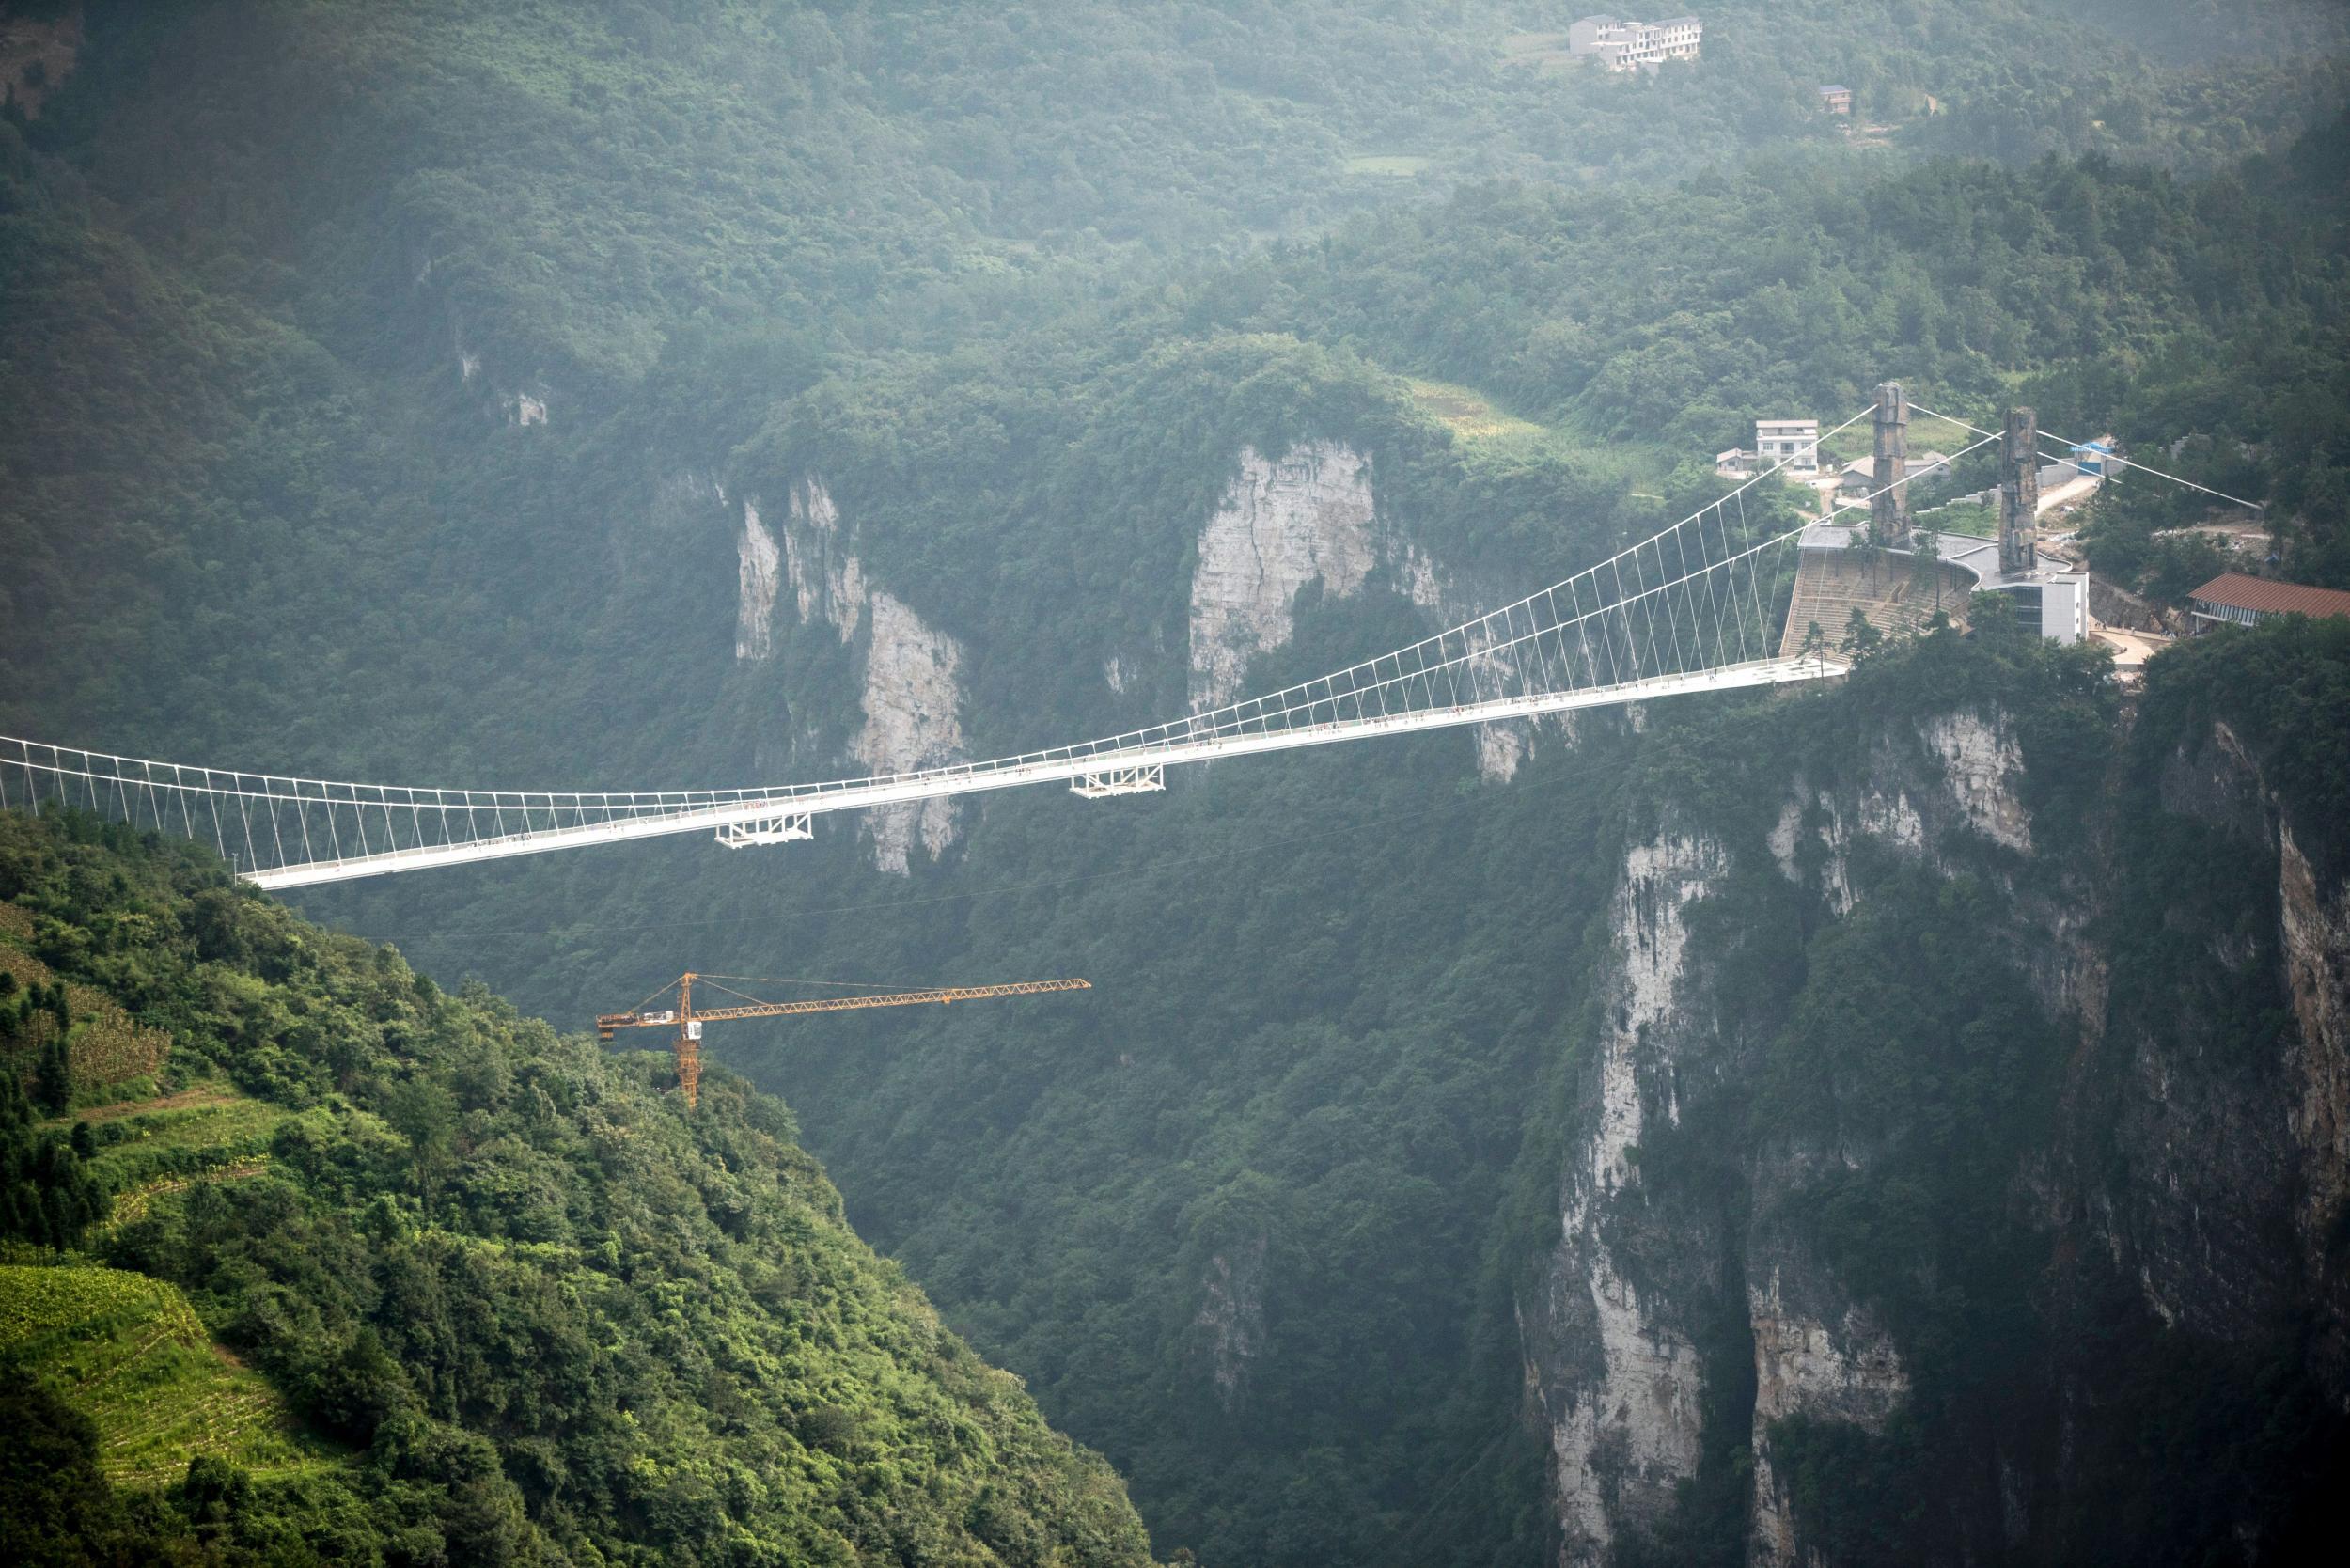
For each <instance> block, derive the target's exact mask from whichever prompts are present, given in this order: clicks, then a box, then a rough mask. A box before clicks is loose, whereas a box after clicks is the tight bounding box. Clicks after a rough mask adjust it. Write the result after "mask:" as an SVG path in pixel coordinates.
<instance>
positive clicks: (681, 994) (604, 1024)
mask: <svg viewBox="0 0 2350 1568" xmlns="http://www.w3.org/2000/svg"><path fill="white" fill-rule="evenodd" d="M696 980H700V981H701V982H702V983H703V984H704V985H706V986H708V987H710V988H712V989H713V990H718V991H724V992H726V993H727V995H729V996H741V997H742V998H743V999H742V1003H741V1005H739V1006H729V1007H713V1008H701V1009H697V1008H696V1007H695V1006H694V982H695V981H696ZM721 980H741V981H742V982H743V983H744V984H746V985H756V984H762V983H763V984H769V985H794V984H799V983H802V982H800V981H796V980H764V981H762V980H760V979H759V978H758V977H755V976H749V975H703V974H697V973H695V972H694V971H693V970H691V969H688V970H687V971H686V972H685V973H684V974H682V975H681V976H679V977H678V978H677V979H676V980H672V981H670V982H669V984H667V985H665V986H663V987H662V988H661V989H660V990H659V991H656V992H654V993H653V994H652V995H651V996H648V997H646V998H645V1000H644V1001H642V1002H639V1003H637V1004H636V1005H635V1007H634V1008H632V1009H630V1010H629V1011H626V1012H606V1013H602V1014H599V1015H598V1016H597V1018H596V1038H597V1039H599V1040H601V1041H603V1042H604V1043H607V1044H608V1043H611V1040H612V1037H613V1035H614V1034H616V1033H618V1032H619V1030H621V1029H664V1028H671V1027H674V1028H675V1029H676V1030H677V1035H676V1042H677V1045H676V1049H677V1083H678V1088H679V1089H680V1090H683V1091H684V1094H685V1105H686V1108H687V1109H688V1110H691V1109H692V1108H693V1106H694V1104H695V1102H696V1101H697V1099H699V1098H700V1094H701V1082H702V1026H703V1025H704V1024H709V1023H715V1022H717V1021H719V1020H721V1019H726V1018H796V1017H800V1016H802V1015H804V1014H807V1013H811V1012H854V1011H856V1010H858V1009H860V1008H869V1007H913V1006H915V1005H916V1004H917V1003H920V1002H940V1003H946V1002H970V1001H978V1000H979V999H980V998H981V997H985V996H1042V995H1043V994H1044V993H1045V992H1048V991H1090V990H1092V989H1093V986H1092V983H1091V982H1090V981H1089V980H1022V981H1020V982H1018V983H1017V984H1013V985H942V986H939V987H937V988H935V989H934V990H930V991H896V992H891V993H889V994H887V995H885V996H827V997H823V998H821V999H819V1000H816V1001H806V1002H762V1001H760V999H759V998H758V997H756V996H744V994H743V993H742V992H740V991H733V990H729V988H728V987H726V986H724V985H721V984H719V983H718V982H719V981H721ZM671 990H674V991H676V992H677V994H678V995H677V1006H675V1007H674V1008H653V1007H648V1006H647V1005H646V1004H647V1003H649V1002H652V1001H655V1000H657V999H659V998H660V997H661V996H664V995H666V993H668V992H669V991H671Z"/></svg>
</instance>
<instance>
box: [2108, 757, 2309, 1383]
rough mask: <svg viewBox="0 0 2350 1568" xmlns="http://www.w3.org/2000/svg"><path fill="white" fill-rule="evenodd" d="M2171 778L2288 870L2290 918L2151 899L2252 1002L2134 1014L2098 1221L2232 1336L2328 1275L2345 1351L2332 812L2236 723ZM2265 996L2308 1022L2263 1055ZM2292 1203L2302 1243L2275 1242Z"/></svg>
mask: <svg viewBox="0 0 2350 1568" xmlns="http://www.w3.org/2000/svg"><path fill="white" fill-rule="evenodd" d="M2161 792H2162V803H2163V806H2164V807H2165V808H2166V809H2169V810H2170V811H2173V812H2176V813H2178V814H2179V815H2181V816H2183V817H2186V818H2189V819H2191V820H2194V821H2196V822H2198V823H2202V824H2204V825H2205V826H2206V827H2208V828H2209V829H2211V830H2212V831H2213V832H2214V833H2215V834H2216V835H2217V836H2218V837H2219V838H2220V839H2221V840H2222V841H2223V842H2224V843H2225V844H2226V845H2227V846H2228V851H2227V854H2228V855H2229V857H2230V859H2232V860H2233V861H2235V862H2236V863H2238V864H2240V866H2241V867H2242V869H2243V871H2244V874H2246V875H2248V876H2251V877H2256V878H2257V877H2266V878H2269V879H2270V880H2269V882H2268V886H2270V887H2271V888H2273V901H2274V902H2273V904H2271V906H2270V907H2271V908H2272V909H2273V920H2271V919H2262V920H2257V921H2252V922H2246V921H2243V920H2241V919H2233V918H2229V917H2226V915H2225V912H2224V911H2223V910H2222V909H2221V908H2220V907H2218V901H2217V900H2215V901H2213V902H2211V903H2210V904H2208V905H2205V906H2197V905H2194V904H2180V905H2174V906H2173V907H2170V908H2167V909H2164V910H2161V911H2140V912H2138V914H2139V917H2141V918H2153V919H2159V920H2161V921H2162V922H2163V923H2164V925H2165V926H2166V928H2168V929H2169V930H2170V932H2172V933H2177V934H2179V935H2182V936H2184V937H2186V938H2187V939H2189V940H2191V941H2192V942H2193V943H2194V944H2195V945H2196V946H2197V947H2198V948H2199V949H2200V950H2201V957H2202V962H2203V964H2204V965H2205V966H2206V968H2207V969H2208V971H2209V972H2210V974H2211V975H2212V976H2213V977H2214V981H2215V986H2214V989H2215V991H2217V992H2218V994H2220V995H2221V996H2225V997H2227V999H2228V1000H2230V1001H2233V1002H2234V1003H2235V1004H2236V1005H2235V1006H2234V1008H2233V1010H2223V1008H2222V1007H2221V1006H2218V1005H2215V1006H2212V1007H2197V1006H2193V1005H2188V1006H2184V1007H2179V1006H2174V1007H2170V1008H2166V1009H2163V1010H2161V1011H2148V1010H2142V1009H2138V1010H2127V1011H2122V1012H2120V1013H2119V1014H2118V1020H2117V1025H2116V1033H2115V1037H2114V1039H2113V1040H2112V1041H2111V1042H2110V1044H2111V1047H2112V1049H2113V1050H2114V1051H2115V1052H2116V1053H2117V1055H2118V1056H2119V1057H2120V1058H2121V1059H2122V1060H2123V1062H2124V1063H2125V1064H2126V1076H2125V1080H2124V1082H2125V1089H2124V1090H2123V1092H2122V1093H2121V1095H2120V1099H2119V1104H2118V1105H2117V1107H2116V1112H2115V1115H2116V1121H2117V1123H2118V1126H2119V1129H2120V1143H2119V1154H2120V1174H2119V1175H2118V1176H2117V1177H2116V1178H2114V1179H2111V1180H2109V1181H2108V1182H2107V1183H2105V1184H2101V1185H2100V1186H2099V1187H2098V1189H2097V1190H2096V1206H2095V1210H2094V1212H2095V1214H2096V1215H2097V1216H2098V1220H2097V1225H2096V1229H2095V1230H2094V1231H2092V1235H2093V1238H2094V1241H2095V1243H2096V1244H2097V1245H2100V1246H2102V1247H2105V1248H2107V1250H2108V1251H2109V1252H2110V1253H2111V1255H2112V1256H2113V1257H2114V1258H2115V1259H2116V1260H2117V1262H2120V1263H2121V1265H2122V1266H2123V1268H2124V1269H2125V1270H2126V1271H2127V1272H2128V1273H2129V1274H2131V1275H2132V1276H2133V1277H2134V1278H2137V1280H2138V1281H2139V1287H2140V1289H2141V1290H2142V1292H2143V1294H2144V1297H2145V1300H2146V1302H2147V1305H2148V1306H2149V1307H2150V1308H2152V1309H2154V1311H2155V1312H2156V1313H2157V1314H2158V1315H2160V1316H2161V1317H2162V1319H2163V1320H2164V1321H2165V1322H2166V1323H2173V1324H2179V1325H2186V1326H2188V1327H2191V1328H2196V1329H2201V1330H2203V1331H2207V1332H2210V1333H2212V1334H2215V1335H2223V1336H2224V1335H2233V1334H2240V1333H2243V1332H2246V1331H2248V1328H2249V1327H2250V1326H2251V1325H2254V1324H2256V1323H2257V1322H2259V1321H2260V1320H2261V1319H2263V1318H2264V1316H2267V1315H2269V1314H2273V1313H2275V1312H2277V1311H2279V1310H2280V1309H2286V1308H2287V1307H2288V1305H2289V1304H2291V1303H2294V1302H2296V1301H2303V1300H2306V1299H2307V1298H2308V1296H2309V1293H2310V1292H2311V1290H2312V1289H2314V1290H2315V1291H2316V1293H2317V1297H2316V1299H2317V1302H2318V1304H2319V1305H2320V1306H2321V1308H2322V1309H2323V1312H2324V1314H2325V1318H2326V1322H2327V1323H2328V1325H2329V1326H2330V1332H2331V1334H2332V1336H2333V1337H2334V1339H2335V1341H2336V1351H2335V1354H2336V1355H2337V1356H2342V1355H2343V1354H2344V1353H2343V1348H2342V1343H2341V1341H2342V1338H2343V1336H2344V1333H2345V1331H2346V1330H2350V1290H2345V1288H2344V1286H2345V1272H2344V1270H2343V1269H2342V1266H2341V1261H2340V1259H2339V1257H2338V1256H2337V1253H2338V1250H2339V1243H2338V1242H2337V1241H2335V1240H2334V1239H2333V1238H2335V1237H2336V1236H2337V1234H2338V1233H2339V1231H2340V1228H2341V1226H2342V1220H2343V1215H2344V1214H2345V1204H2346V1203H2350V1024H2346V1022H2345V1017H2346V1014H2350V887H2345V886H2332V887H2331V888H2328V887H2327V886H2326V885H2325V884H2324V883H2323V882H2322V881H2321V879H2320V877H2319V875H2318V873H2317V872H2316V870H2314V868H2313V867H2312V866H2311V861H2310V858H2309V856H2308V855H2305V854H2304V852H2303V849H2302V843H2303V840H2304V839H2305V838H2307V837H2308V836H2309V835H2310V834H2311V832H2312V831H2315V832H2324V831H2326V824H2309V823H2295V822H2293V821H2292V820H2290V818H2289V817H2288V816H2287V815H2286V813H2285V810H2284V808H2283V806H2282V804H2281V802H2280V801H2279V798H2278V796H2277V794H2276V792H2275V791H2274V790H2273V789H2272V788H2271V787H2270V785H2269V784H2268V781H2267V780H2266V779H2265V778H2264V776H2262V774H2261V770H2260V767H2259V764H2258V762H2257V761H2256V760H2254V758H2253V757H2252V756H2251V754H2250V752H2249V750H2248V748H2247V747H2246V746H2245V745H2244V744H2243V743H2242V741H2241V740H2240V739H2239V738H2238V737H2237V736H2236V734H2235V733H2234V732H2233V730H2232V729H2229V727H2228V726H2227V725H2225V724H2224V723H2216V724H2214V725H2212V726H2211V727H2210V729H2209V730H2208V732H2207V733H2205V734H2203V735H2201V736H2200V737H2199V738H2198V740H2197V742H2196V743H2195V744H2194V745H2189V746H2185V747H2182V748H2180V749H2179V750H2178V751H2177V752H2176V753H2175V754H2174V755H2172V756H2171V757H2170V759H2169V762H2168V765H2167V767H2166V768H2165V771H2164V775H2163V777H2162V780H2161ZM2336 830H2337V831H2338V828H2337V829H2336ZM2123 1000H2126V998H2123ZM2262 1005H2266V1006H2268V1007H2272V1008H2275V1009H2277V1010H2279V1011H2281V1012H2283V1013H2285V1014H2288V1015H2289V1016H2290V1019H2291V1025H2292V1027H2290V1028H2289V1029H2287V1030H2285V1031H2283V1033H2282V1037H2281V1043H2280V1045H2279V1048H2278V1049H2277V1050H2276V1052H2275V1054H2274V1055H2273V1056H2263V1055H2255V1056H2253V1057H2251V1058H2249V1059H2248V1058H2247V1055H2246V1050H2245V1047H2244V1045H2243V1044H2241V1043H2239V1041H2240V1038H2241V1035H2242V1028H2241V1023H2242V1018H2241V1015H2242V1014H2243V1013H2245V1012H2248V1011H2252V1010H2253V1009H2254V1008H2257V1007H2259V1006H2262ZM2279 1216H2289V1223H2290V1224H2291V1227H2292V1231H2293V1234H2294V1235H2295V1239H2296V1241H2297V1244H2298V1245H2297V1249H2296V1251H2297V1255H2295V1254H2294V1253H2288V1252H2285V1251H2281V1250H2280V1249H2279V1248H2278V1247H2275V1246H2274V1245H2273V1240H2274V1233H2275V1227H2276V1225H2277V1223H2278V1220H2279Z"/></svg>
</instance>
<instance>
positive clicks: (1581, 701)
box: [243, 659, 1844, 888]
mask: <svg viewBox="0 0 2350 1568" xmlns="http://www.w3.org/2000/svg"><path fill="white" fill-rule="evenodd" d="M1843 672H1844V670H1843V666H1841V665H1840V664H1838V663H1837V662H1836V661H1835V660H1833V659H1829V660H1825V661H1823V660H1820V659H1766V660H1759V661H1756V662H1753V663H1749V664H1741V665H1731V666H1724V667H1722V668H1719V669H1708V670H1699V671H1694V672H1692V673H1689V674H1685V675H1669V676H1659V677H1655V678H1653V679H1650V680H1645V681H1634V682H1625V683H1623V684H1622V685H1617V686H1605V687H1596V688H1590V689H1586V690H1582V691H1571V692H1553V693H1545V694H1543V695H1540V696H1528V697H1512V698H1496V699H1494V700H1491V701H1485V702H1473V703H1463V704H1458V705H1455V706H1449V707H1444V708H1434V709H1424V710H1420V711H1418V712H1414V713H1398V714H1394V715H1392V716H1387V717H1371V718H1360V719H1344V720H1339V721H1334V722H1327V723H1322V724H1312V725H1299V726H1294V727H1293V728H1290V729H1277V730H1273V731H1270V732H1266V733H1261V734H1253V735H1251V734H1243V735H1227V736H1219V737H1214V738H1212V739H1207V740H1199V741H1186V742H1170V743H1167V744H1164V745H1149V746H1143V747H1137V748H1136V749H1133V750H1129V751H1117V752H1097V753H1093V754H1090V755H1086V756H1079V757H1061V758H1055V759H1052V760H1038V761H1026V760H1019V759H1012V760H1006V761H1001V762H972V763H967V764H962V765H956V766H949V767H941V768H931V769H926V770H924V771H922V772H919V773H909V774H901V775H897V776H892V777H886V778H870V779H857V780H853V781H849V782H844V783H838V784H815V785H807V786H804V787H801V788H798V789H794V790H784V791H777V792H775V793H773V794H768V795H763V796H758V797H754V798H747V799H743V800H734V801H728V802H725V803H723V804H712V805H705V806H688V807H683V808H680V809H677V810H674V811H662V812H656V813H650V814H646V815H641V816H630V817H620V818H615V819H612V820H610V821H606V822H596V823H576V824H573V825H571V826H552V827H544V828H530V829H525V830H522V831H518V832H514V833H508V834H500V835H495V836H493V837H489V838H482V839H467V840H465V841H463V842H461V843H451V844H419V845H415V846H413V847H410V848H406V849H393V850H382V851H376V852H374V853H371V854H361V855H353V856H349V857H346V858H329V859H323V860H309V861H302V862H298V863H296V864H293V865H288V866H278V867H274V868H270V869H266V870H253V871H248V872H245V873H243V874H244V876H245V878H246V880H247V881H250V882H252V883H254V884H256V885H257V886H262V887H269V888H284V887H304V886H311V885H312V884H315V883H321V882H339V881H343V880H346V879H349V878H352V877H356V876H376V875H381V874H383V873H385V872H389V871H412V870H427V869H429V868H431V867H435V866H456V865H462V864H465V863H467V862H470V861H476V860H494V859H499V858H503V857H505V856H508V855H540V854H545V853H547V852H550V851H553V850H561V849H573V848H577V847H579V846H581V845H586V844H614V843H621V842H625V841H627V840H630V839H653V838H659V837H661V836H663V835H665V834H672V833H694V832H700V831H706V830H716V829H720V828H725V827H729V826H734V825H737V824H741V823H752V822H759V821H765V820H771V819H773V818H776V817H779V816H800V815H807V814H819V815H821V814H823V813H826V812H832V811H854V810H859V809H862V808H870V807H875V806H899V805H903V804H906V803H908V802H911V801H920V800H934V799H936V798H938V797H940V796H942V795H960V794H972V793H976V792H979V791H983V790H1009V789H1016V788H1018V787H1020V786H1022V785H1028V784H1048V783H1053V782H1055V781H1058V780H1063V779H1075V778H1078V777H1081V776H1085V775H1089V774H1098V773H1103V772H1106V771H1108V770H1110V769H1113V768H1120V767H1136V766H1165V765H1167V764H1169V763H1175V762H1204V761H1209V760H1213V759H1215V758H1219V757H1246V756H1249V755H1251V754H1253V753H1257V752H1263V751H1281V750H1287V749H1290V748H1293V747H1296V746H1308V745H1331V744H1334V743H1336V742H1340V741H1353V740H1361V739H1364V738H1366V737H1369V736H1372V735H1399V734H1408V733H1412V732H1414V731H1418V730H1423V729H1449V728H1452V727H1455V726H1459V725H1467V724H1489V723H1493V722H1495V721H1496V720H1502V719H1518V718H1536V717H1540V716H1541V715H1543V714H1545V713H1566V712H1568V711H1570V710H1572V709H1577V708H1598V707H1606V706H1609V705H1612V704H1615V703H1622V702H1637V701H1642V700H1644V699H1647V698H1662V697H1680V696H1686V695H1690V694H1694V693H1698V692H1713V691H1735V690H1739V689H1742V688H1745V687H1749V686H1768V685H1781V684H1786V683H1789V682H1803V681H1819V680H1824V679H1829V678H1833V677H1835V676H1839V675H1841V674H1842V673H1843ZM392 809H394V810H398V809H399V807H397V806H395V807H393V808H392Z"/></svg>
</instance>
